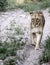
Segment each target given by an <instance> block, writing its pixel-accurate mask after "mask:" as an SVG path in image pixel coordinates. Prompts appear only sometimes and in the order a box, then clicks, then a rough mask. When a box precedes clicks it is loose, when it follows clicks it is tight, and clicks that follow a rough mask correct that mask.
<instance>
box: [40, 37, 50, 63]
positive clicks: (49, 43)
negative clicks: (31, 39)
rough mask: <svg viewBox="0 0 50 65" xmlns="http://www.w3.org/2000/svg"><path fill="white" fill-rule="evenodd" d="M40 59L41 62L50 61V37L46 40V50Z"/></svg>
mask: <svg viewBox="0 0 50 65" xmlns="http://www.w3.org/2000/svg"><path fill="white" fill-rule="evenodd" d="M39 59H40V60H39V62H40V64H42V63H47V62H49V61H50V37H49V38H48V39H47V40H46V41H45V46H44V51H43V54H42V56H40V58H39Z"/></svg>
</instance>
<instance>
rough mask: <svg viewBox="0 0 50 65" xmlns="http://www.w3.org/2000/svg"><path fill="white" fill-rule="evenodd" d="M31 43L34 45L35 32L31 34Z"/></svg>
mask: <svg viewBox="0 0 50 65" xmlns="http://www.w3.org/2000/svg"><path fill="white" fill-rule="evenodd" d="M31 43H32V45H36V34H35V33H32V34H31Z"/></svg>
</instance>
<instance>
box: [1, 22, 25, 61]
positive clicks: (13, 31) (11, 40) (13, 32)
mask: <svg viewBox="0 0 50 65" xmlns="http://www.w3.org/2000/svg"><path fill="white" fill-rule="evenodd" d="M15 25H16V23H11V24H10V28H6V33H5V35H6V37H5V36H4V38H5V40H4V41H2V40H3V39H2V40H1V41H0V59H2V60H5V59H6V58H7V57H9V56H18V55H17V51H18V50H22V49H23V48H24V46H25V43H26V42H25V41H23V36H22V35H24V32H23V30H22V29H21V28H20V27H17V26H15ZM20 35H21V36H20ZM24 40H25V39H24Z"/></svg>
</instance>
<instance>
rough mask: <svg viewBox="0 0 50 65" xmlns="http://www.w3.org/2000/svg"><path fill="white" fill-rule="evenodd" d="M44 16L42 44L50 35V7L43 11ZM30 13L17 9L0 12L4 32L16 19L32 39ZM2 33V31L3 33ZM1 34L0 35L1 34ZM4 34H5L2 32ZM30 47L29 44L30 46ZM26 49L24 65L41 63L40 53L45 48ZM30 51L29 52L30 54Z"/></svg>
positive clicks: (0, 21)
mask: <svg viewBox="0 0 50 65" xmlns="http://www.w3.org/2000/svg"><path fill="white" fill-rule="evenodd" d="M43 14H44V17H45V26H44V31H43V37H42V44H43V41H44V40H45V39H46V38H47V36H49V35H50V14H49V13H48V9H46V10H44V11H43ZM30 20H31V19H30V15H29V13H28V12H27V13H26V12H24V11H23V10H15V11H8V12H5V13H4V12H2V13H1V12H0V28H1V30H2V32H4V29H5V28H6V27H7V26H9V24H10V22H13V21H15V22H16V23H17V25H19V26H21V28H25V29H26V32H25V36H26V37H28V38H29V39H30V36H29V35H30ZM1 34H2V33H1ZM1 34H0V35H1ZM2 35H3V34H2ZM28 47H29V46H28ZM28 47H27V49H28V50H26V52H25V54H26V56H27V55H28V57H27V58H26V60H25V62H24V63H23V65H39V64H38V61H39V60H38V58H39V55H41V54H42V50H43V49H39V50H34V48H30V47H29V48H28ZM28 53H29V54H28Z"/></svg>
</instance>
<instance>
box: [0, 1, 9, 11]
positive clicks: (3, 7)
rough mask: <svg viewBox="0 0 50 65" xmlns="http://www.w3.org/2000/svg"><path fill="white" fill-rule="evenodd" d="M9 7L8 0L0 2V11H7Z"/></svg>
mask: <svg viewBox="0 0 50 65" xmlns="http://www.w3.org/2000/svg"><path fill="white" fill-rule="evenodd" d="M7 5H8V2H7V0H0V11H5V10H6V6H7Z"/></svg>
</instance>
